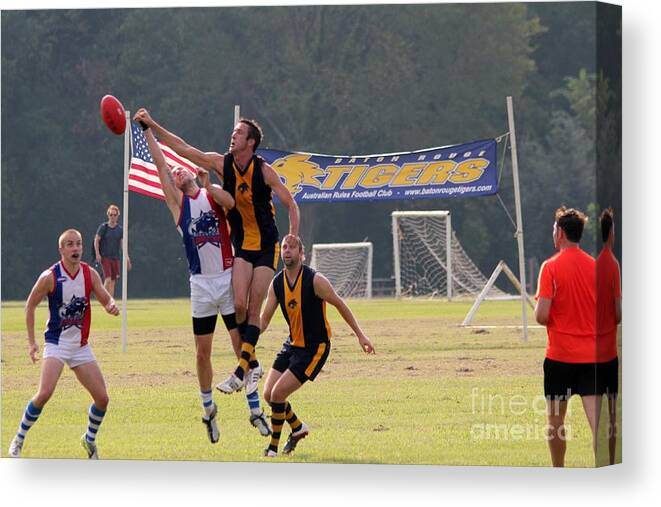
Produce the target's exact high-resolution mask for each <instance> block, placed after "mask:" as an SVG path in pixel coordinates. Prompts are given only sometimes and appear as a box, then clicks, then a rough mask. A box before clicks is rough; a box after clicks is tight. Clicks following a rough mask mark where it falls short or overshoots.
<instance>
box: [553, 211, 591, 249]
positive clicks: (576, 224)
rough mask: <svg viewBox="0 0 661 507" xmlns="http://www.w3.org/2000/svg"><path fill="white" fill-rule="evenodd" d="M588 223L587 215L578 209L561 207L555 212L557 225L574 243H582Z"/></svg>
mask: <svg viewBox="0 0 661 507" xmlns="http://www.w3.org/2000/svg"><path fill="white" fill-rule="evenodd" d="M587 221H588V217H587V215H586V214H585V213H583V212H582V211H579V210H577V209H574V208H567V207H566V206H560V207H559V208H558V209H557V210H555V223H556V224H558V227H560V228H561V229H562V230H563V231H564V232H565V235H566V236H567V239H568V240H569V241H571V242H572V243H578V242H579V241H581V236H582V235H583V228H584V227H585V224H586V223H587Z"/></svg>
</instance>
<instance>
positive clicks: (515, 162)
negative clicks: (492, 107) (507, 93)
mask: <svg viewBox="0 0 661 507" xmlns="http://www.w3.org/2000/svg"><path fill="white" fill-rule="evenodd" d="M507 120H508V123H509V130H510V146H511V150H512V178H513V179H514V205H515V207H516V233H515V236H516V242H517V244H518V247H519V282H520V283H521V319H522V323H523V341H524V342H527V341H528V310H527V308H526V300H527V299H528V297H527V296H528V295H527V293H526V257H525V253H524V249H523V219H522V217H521V193H520V190H519V159H518V158H517V155H516V133H515V132H514V107H513V106H512V97H507Z"/></svg>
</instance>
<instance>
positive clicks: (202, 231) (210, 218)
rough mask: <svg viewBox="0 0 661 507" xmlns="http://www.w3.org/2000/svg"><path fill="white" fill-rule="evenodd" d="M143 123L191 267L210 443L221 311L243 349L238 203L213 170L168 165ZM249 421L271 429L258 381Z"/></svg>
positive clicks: (265, 431) (214, 428)
mask: <svg viewBox="0 0 661 507" xmlns="http://www.w3.org/2000/svg"><path fill="white" fill-rule="evenodd" d="M145 127H146V125H143V129H144V135H145V139H146V141H147V146H148V148H149V151H150V152H151V158H152V159H153V162H154V164H155V165H156V168H157V170H158V177H159V179H160V181H161V188H162V190H163V194H164V196H165V203H166V205H167V206H168V209H169V210H170V212H171V213H172V218H173V219H174V221H175V224H176V225H177V229H178V230H179V232H180V234H181V237H182V240H183V243H184V248H185V250H186V257H187V259H188V267H189V271H190V293H191V309H192V318H193V335H194V337H195V347H196V352H197V356H196V357H197V364H196V366H197V378H198V383H199V387H200V399H201V402H202V408H203V410H204V415H203V416H202V422H203V423H204V424H205V426H206V429H207V436H208V437H209V440H210V441H211V443H216V442H218V439H219V438H220V433H219V431H218V424H217V422H216V416H217V413H218V408H217V406H216V404H215V403H214V401H213V389H212V381H213V367H212V364H211V348H212V343H213V335H214V332H215V329H216V321H217V318H218V314H219V313H220V314H221V316H222V318H223V321H224V323H225V327H226V328H227V331H228V332H229V335H230V338H231V341H232V346H233V348H234V352H235V354H237V355H238V354H239V353H240V350H241V336H240V334H239V329H238V326H237V323H236V314H235V308H234V298H233V293H232V266H233V264H234V255H233V252H232V244H231V241H230V237H229V231H228V225H227V219H226V216H225V211H224V208H231V207H233V206H234V198H233V197H232V196H231V195H230V194H229V193H228V192H226V191H225V190H223V189H222V188H221V187H220V186H219V185H213V184H211V181H210V178H209V173H208V172H207V171H206V170H205V169H203V168H197V171H198V172H197V177H198V178H199V180H200V184H201V187H200V186H198V184H197V183H196V180H195V175H194V174H193V173H192V172H191V171H189V170H188V169H186V168H185V167H183V166H175V167H174V168H173V169H172V170H170V167H169V166H168V164H167V162H166V160H165V156H164V155H163V152H162V151H161V148H160V146H159V145H158V142H157V141H156V138H155V137H154V135H153V133H152V132H151V129H149V128H145ZM246 398H247V401H248V408H249V410H250V422H251V424H252V425H253V426H255V427H256V428H257V429H258V430H259V432H260V434H261V435H263V436H268V435H270V433H271V430H270V428H269V425H268V422H267V420H266V415H265V414H264V411H263V410H262V408H261V406H260V403H259V393H258V392H257V385H256V384H255V389H254V390H251V391H248V390H247V391H246Z"/></svg>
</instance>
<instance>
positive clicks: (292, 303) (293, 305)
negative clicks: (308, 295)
mask: <svg viewBox="0 0 661 507" xmlns="http://www.w3.org/2000/svg"><path fill="white" fill-rule="evenodd" d="M287 306H288V307H289V308H290V309H291V310H295V309H296V307H297V306H298V301H296V300H295V299H293V298H292V299H290V300H289V302H288V303H287Z"/></svg>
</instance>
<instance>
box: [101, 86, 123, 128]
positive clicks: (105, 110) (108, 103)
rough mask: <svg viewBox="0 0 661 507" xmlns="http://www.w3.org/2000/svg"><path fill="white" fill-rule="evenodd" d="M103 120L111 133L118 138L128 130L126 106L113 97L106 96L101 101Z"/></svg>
mask: <svg viewBox="0 0 661 507" xmlns="http://www.w3.org/2000/svg"><path fill="white" fill-rule="evenodd" d="M101 118H103V122H104V123H105V124H106V126H107V127H108V128H109V129H110V130H111V132H113V133H114V134H117V135H118V136H119V135H122V134H123V133H124V130H126V113H125V112H124V106H123V105H122V103H121V102H120V101H119V100H117V99H116V98H115V97H113V96H112V95H106V96H104V97H103V98H102V99H101Z"/></svg>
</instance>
